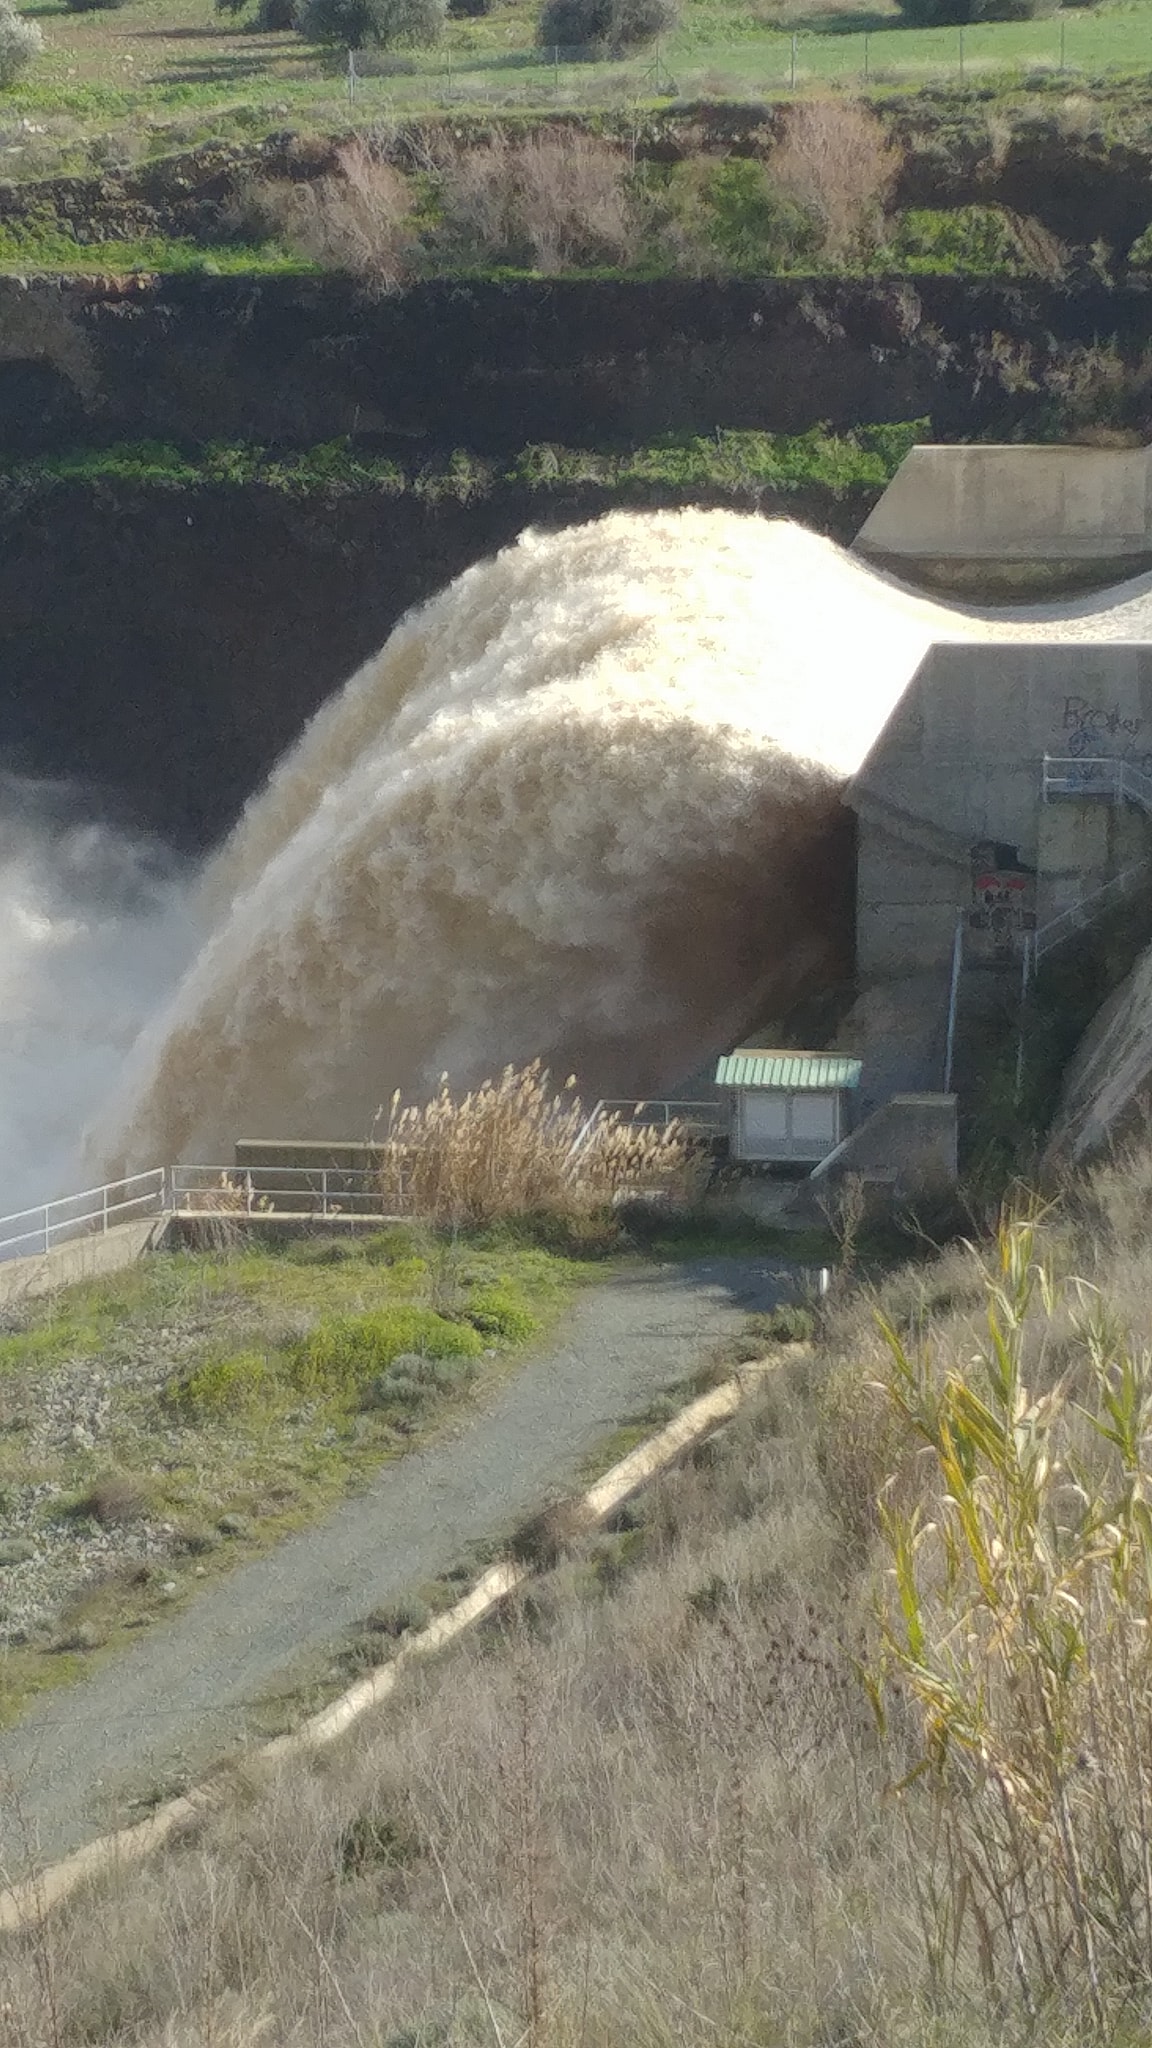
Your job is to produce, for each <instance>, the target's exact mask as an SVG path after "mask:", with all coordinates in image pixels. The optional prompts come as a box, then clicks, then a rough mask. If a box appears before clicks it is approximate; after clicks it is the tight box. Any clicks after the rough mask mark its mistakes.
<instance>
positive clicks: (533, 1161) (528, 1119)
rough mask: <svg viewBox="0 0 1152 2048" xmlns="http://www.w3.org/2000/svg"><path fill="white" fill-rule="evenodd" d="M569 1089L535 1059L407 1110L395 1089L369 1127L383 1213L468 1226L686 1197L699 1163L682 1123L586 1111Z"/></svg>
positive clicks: (443, 1087)
mask: <svg viewBox="0 0 1152 2048" xmlns="http://www.w3.org/2000/svg"><path fill="white" fill-rule="evenodd" d="M575 1091H576V1081H575V1077H574V1076H571V1075H570V1076H569V1078H568V1079H567V1080H566V1081H565V1082H564V1084H563V1086H562V1087H561V1088H559V1089H556V1090H554V1089H553V1087H552V1083H551V1077H550V1076H549V1074H548V1072H547V1070H546V1069H545V1068H544V1066H543V1065H542V1063H541V1061H539V1060H533V1061H532V1062H531V1064H530V1065H529V1066H526V1067H511V1066H509V1067H505V1069H504V1071H503V1073H502V1074H501V1075H500V1077H499V1079H498V1080H489V1081H484V1082H483V1083H482V1084H481V1085H480V1087H478V1088H475V1089H473V1090H472V1091H471V1092H470V1093H469V1094H466V1095H462V1096H455V1095H453V1093H452V1091H451V1088H450V1087H449V1084H448V1076H447V1075H446V1074H445V1075H444V1076H442V1078H441V1081H440V1086H439V1089H438V1090H437V1092H436V1094H435V1095H434V1096H433V1098H432V1100H431V1102H428V1103H424V1104H421V1105H409V1106H407V1107H405V1106H404V1105H403V1104H402V1102H401V1099H400V1094H399V1091H397V1093H396V1094H395V1095H394V1096H393V1097H392V1101H391V1103H390V1105H389V1108H388V1111H387V1114H386V1116H385V1113H384V1111H381V1112H380V1116H379V1118H378V1119H377V1125H376V1128H375V1130H374V1131H373V1143H374V1144H375V1145H377V1146H378V1148H379V1163H378V1175H379V1187H380V1192H381V1197H382V1200H383V1203H384V1206H385V1207H386V1208H387V1207H394V1208H395V1209H397V1210H400V1209H403V1210H405V1211H407V1212H408V1213H410V1214H413V1215H418V1216H421V1217H423V1218H425V1219H426V1220H428V1221H429V1222H432V1223H436V1224H474V1223H484V1222H489V1221H492V1220H494V1219H496V1218H499V1217H503V1216H517V1215H524V1214H526V1213H529V1212H532V1211H545V1212H548V1213H551V1214H554V1215H559V1216H571V1217H575V1216H582V1215H587V1214H589V1213H590V1212H591V1211H592V1210H594V1209H596V1208H598V1207H600V1206H602V1205H604V1204H607V1203H610V1202H612V1201H613V1200H618V1199H619V1198H621V1197H622V1196H625V1195H644V1194H650V1193H652V1192H655V1191H659V1192H660V1193H664V1194H669V1195H672V1196H678V1197H681V1198H685V1197H687V1196H688V1195H689V1194H690V1193H691V1192H692V1189H693V1187H694V1185H695V1181H696V1177H697V1175H698V1172H699V1169H700V1163H701V1162H700V1156H699V1151H698V1148H697V1147H696V1145H695V1144H694V1143H693V1141H692V1139H691V1137H690V1136H689V1134H688V1133H686V1132H685V1130H684V1128H683V1126H682V1125H680V1124H678V1123H671V1124H669V1125H668V1126H667V1127H665V1128H660V1129H653V1128H651V1127H650V1126H647V1125H644V1124H636V1123H630V1122H628V1121H627V1120H626V1119H625V1118H624V1117H622V1116H621V1115H619V1114H618V1113H611V1114H595V1113H590V1112H588V1111H587V1110H586V1109H585V1107H584V1105H583V1103H582V1102H581V1101H580V1098H579V1096H578V1095H577V1094H576V1092H575ZM381 1125H383V1128H382V1129H381Z"/></svg>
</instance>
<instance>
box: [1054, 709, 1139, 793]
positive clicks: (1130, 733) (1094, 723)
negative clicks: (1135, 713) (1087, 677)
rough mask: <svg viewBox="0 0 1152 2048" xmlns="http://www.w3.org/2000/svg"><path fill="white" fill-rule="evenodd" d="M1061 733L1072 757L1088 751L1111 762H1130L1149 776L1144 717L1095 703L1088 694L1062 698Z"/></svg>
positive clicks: (1082, 754) (1064, 744) (1077, 758)
mask: <svg viewBox="0 0 1152 2048" xmlns="http://www.w3.org/2000/svg"><path fill="white" fill-rule="evenodd" d="M1061 732H1062V734H1063V746H1064V749H1065V752H1066V753H1068V754H1070V755H1071V756H1072V757H1073V758H1074V759H1075V760H1079V759H1081V758H1082V757H1083V756H1084V755H1086V754H1088V755H1099V756H1102V757H1107V759H1109V760H1112V761H1131V763H1132V765H1133V767H1135V768H1140V769H1142V770H1143V772H1144V774H1145V775H1152V748H1150V747H1149V746H1148V737H1149V736H1148V734H1147V732H1146V731H1145V720H1144V719H1142V718H1137V717H1132V716H1129V715H1126V714H1125V713H1124V712H1122V711H1121V710H1120V707H1119V705H1117V704H1096V703H1094V702H1093V700H1092V698H1091V697H1065V699H1064V717H1063V720H1062V722H1061Z"/></svg>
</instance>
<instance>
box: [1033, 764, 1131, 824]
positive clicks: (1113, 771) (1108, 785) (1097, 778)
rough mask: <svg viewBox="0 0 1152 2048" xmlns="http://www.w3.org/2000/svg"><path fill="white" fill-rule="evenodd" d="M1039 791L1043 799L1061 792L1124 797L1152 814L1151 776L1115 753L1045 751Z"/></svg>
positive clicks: (1117, 799)
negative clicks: (1057, 752) (1048, 752)
mask: <svg viewBox="0 0 1152 2048" xmlns="http://www.w3.org/2000/svg"><path fill="white" fill-rule="evenodd" d="M1042 794H1043V798H1044V802H1045V803H1050V802H1051V801H1052V799H1053V797H1061V796H1067V797H1092V796H1101V797H1106V798H1107V799H1108V801H1109V802H1110V803H1114V804H1120V803H1123V802H1125V800H1127V801H1128V802H1129V803H1134V804H1139V806H1140V808H1141V810H1144V811H1147V812H1148V813H1149V814H1150V815H1152V776H1149V775H1146V774H1145V773H1144V770H1143V769H1142V768H1137V767H1136V765H1135V763H1134V762H1132V761H1125V760H1122V759H1120V758H1119V756H1117V755H1114V754H1078V755H1074V754H1045V756H1044V769H1043V779H1042Z"/></svg>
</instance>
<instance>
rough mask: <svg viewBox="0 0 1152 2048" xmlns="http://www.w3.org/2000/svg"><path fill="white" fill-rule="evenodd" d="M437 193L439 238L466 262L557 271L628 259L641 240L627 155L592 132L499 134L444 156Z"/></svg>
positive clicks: (455, 258) (633, 253) (453, 254)
mask: <svg viewBox="0 0 1152 2048" xmlns="http://www.w3.org/2000/svg"><path fill="white" fill-rule="evenodd" d="M441 190H442V201H443V209H444V228H443V237H444V242H445V245H446V248H447V251H448V253H449V255H450V256H451V257H452V258H453V259H454V260H455V261H457V262H462V263H464V264H468V265H481V264H483V265H490V264H496V263H498V264H514V265H516V266H517V267H518V268H524V269H532V270H542V271H547V272H549V273H555V272H557V271H563V270H567V269H570V268H572V267H573V266H574V265H590V264H606V263H607V264H613V265H621V264H627V263H628V262H630V261H631V260H632V258H633V257H634V256H635V254H636V251H637V248H638V245H639V217H638V210H637V205H636V199H635V195H634V191H633V184H632V177H631V164H630V162H629V159H628V157H627V155H626V153H625V152H624V150H622V149H620V148H618V147H617V146H616V145H615V144H614V143H611V142H605V141H602V140H601V139H600V138H599V137H597V136H594V135H586V134H582V133H580V132H579V131H571V130H568V131H561V132H559V133H556V134H543V135H537V136H532V137H530V138H529V140H527V141H524V142H520V141H511V140H510V139H509V138H508V136H507V135H505V134H503V133H497V134H496V135H494V136H493V138H492V141H491V142H490V143H489V144H488V146H487V147H486V148H483V149H466V150H460V151H458V152H457V153H456V154H455V155H454V156H452V157H451V158H449V160H448V162H447V163H446V164H445V166H444V168H443V171H442V174H441Z"/></svg>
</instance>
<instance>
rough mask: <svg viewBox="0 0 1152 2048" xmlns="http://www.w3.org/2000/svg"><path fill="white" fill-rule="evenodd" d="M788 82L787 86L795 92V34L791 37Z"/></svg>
mask: <svg viewBox="0 0 1152 2048" xmlns="http://www.w3.org/2000/svg"><path fill="white" fill-rule="evenodd" d="M788 83H789V86H790V88H791V90H792V91H793V92H795V90H796V37H795V34H793V37H792V68H791V72H790V75H789V79H788Z"/></svg>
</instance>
